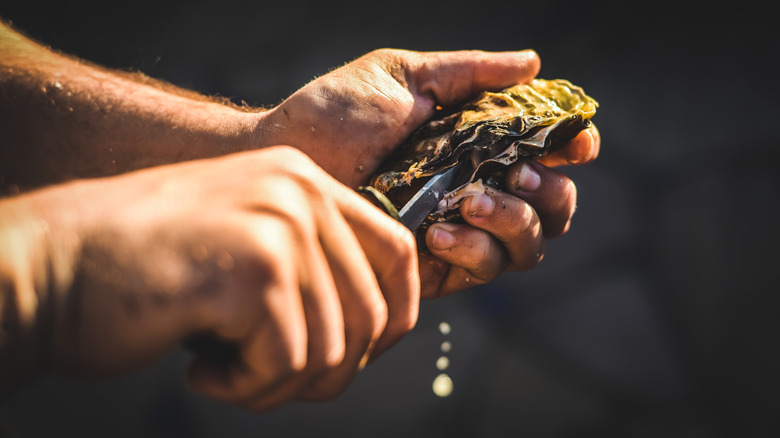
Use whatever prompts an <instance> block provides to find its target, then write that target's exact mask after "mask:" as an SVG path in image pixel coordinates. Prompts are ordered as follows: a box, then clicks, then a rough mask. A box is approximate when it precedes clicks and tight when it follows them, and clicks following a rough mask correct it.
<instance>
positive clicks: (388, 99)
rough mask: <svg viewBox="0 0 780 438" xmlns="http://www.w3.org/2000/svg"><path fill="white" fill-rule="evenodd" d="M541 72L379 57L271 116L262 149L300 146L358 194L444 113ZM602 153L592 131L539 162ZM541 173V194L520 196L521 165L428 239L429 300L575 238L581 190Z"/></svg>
mask: <svg viewBox="0 0 780 438" xmlns="http://www.w3.org/2000/svg"><path fill="white" fill-rule="evenodd" d="M539 68H540V61H539V57H538V56H537V54H536V53H535V52H533V51H531V50H525V51H519V52H500V53H489V52H482V51H457V52H432V53H419V52H412V51H404V50H391V49H382V50H376V51H373V52H371V53H368V54H367V55H364V56H362V57H360V58H358V59H357V60H355V61H353V62H351V63H349V64H347V65H345V66H343V67H341V68H339V69H336V70H334V71H332V72H330V73H328V74H326V75H324V76H322V77H320V78H317V79H316V80H314V81H312V82H310V83H309V84H307V85H306V86H304V87H303V88H301V89H300V90H298V91H297V92H295V93H294V94H293V95H292V96H290V97H289V98H288V99H286V100H285V101H284V102H282V103H281V104H280V105H279V106H277V107H275V108H273V109H272V110H270V111H268V112H266V113H264V114H263V118H262V121H261V122H260V125H259V128H260V132H259V138H260V141H261V142H262V144H261V145H260V146H264V145H272V144H289V145H292V146H295V147H298V148H300V149H301V150H303V151H304V152H306V153H307V154H308V155H309V156H310V157H312V158H313V159H314V161H315V162H317V164H319V165H320V166H322V167H323V168H324V169H325V170H326V171H327V172H328V173H330V174H331V175H333V176H334V177H335V178H336V179H338V180H340V181H341V182H343V183H344V184H346V185H348V186H350V187H353V188H355V187H357V186H359V185H364V184H366V183H367V182H368V180H369V179H370V177H371V176H372V175H373V174H374V173H375V172H376V171H377V169H378V166H379V165H380V163H381V162H382V160H383V159H384V158H385V157H386V156H387V155H388V154H389V153H390V152H391V151H392V150H393V149H394V148H395V147H397V146H398V145H399V144H400V143H401V142H402V141H403V140H404V139H405V138H406V137H408V136H409V135H410V134H411V133H412V132H413V131H414V129H416V128H417V127H418V126H420V125H421V124H422V123H424V122H425V121H427V120H428V119H429V118H430V117H432V116H433V114H434V112H435V110H436V107H437V106H442V107H446V106H451V105H455V104H457V103H459V102H462V101H464V100H466V99H468V98H470V97H473V96H475V95H476V94H478V93H479V92H481V91H484V90H498V89H502V88H505V87H508V86H511V85H514V84H518V83H527V82H529V81H531V80H532V79H533V78H534V77H535V76H536V75H537V73H538V72H539ZM599 147H600V139H599V135H598V131H597V130H596V129H595V127H593V128H590V129H588V130H586V131H584V132H582V133H581V134H580V135H578V136H577V137H576V138H575V139H573V140H572V141H571V142H569V144H568V145H567V146H566V147H564V148H563V149H561V150H559V151H557V152H556V153H554V154H551V155H549V156H547V157H545V158H544V159H542V160H540V163H542V164H546V165H550V166H557V165H561V164H584V163H587V162H590V161H592V160H593V159H595V158H596V156H597V155H598V152H599ZM532 168H533V169H535V170H536V171H537V172H538V175H539V177H538V180H539V186H538V187H536V188H534V189H533V190H525V189H519V188H517V184H516V182H517V181H518V180H519V179H520V176H521V169H522V166H521V165H520V164H518V165H515V166H514V167H512V169H511V170H510V172H508V175H507V183H508V185H507V189H506V191H505V192H497V191H489V192H488V193H487V195H486V196H487V198H486V197H481V198H480V199H479V200H477V199H471V200H468V201H466V202H464V204H463V206H462V213H463V216H464V218H466V221H467V223H468V225H458V226H456V225H452V224H441V225H436V226H433V227H431V228H430V229H429V230H428V234H427V236H426V238H427V242H428V246H429V248H432V251H431V252H432V254H433V255H435V256H436V257H433V258H431V257H430V256H424V255H423V256H421V258H420V273H421V280H422V294H423V296H424V297H432V296H439V295H445V294H448V293H451V292H454V291H457V290H461V289H465V288H467V287H470V286H474V285H476V284H479V283H484V282H487V281H489V280H491V279H493V278H495V277H496V276H497V275H499V274H500V273H501V272H503V271H504V270H505V269H507V268H508V269H528V268H530V267H532V266H534V265H535V264H536V263H538V261H539V260H540V259H541V257H542V253H543V248H544V239H545V238H546V237H554V236H557V235H560V234H562V233H564V232H565V231H566V230H567V229H568V223H569V221H570V219H571V215H572V214H573V212H574V205H575V203H576V190H575V187H574V184H573V183H572V182H571V180H569V179H568V178H566V177H565V176H563V175H562V174H560V173H559V172H556V171H554V170H551V169H548V168H546V167H544V166H541V165H539V164H534V165H532ZM523 175H524V176H528V173H527V172H526V173H525V174H523ZM513 183H514V186H513ZM518 196H521V197H523V199H525V200H526V201H523V200H521V199H520V198H519V197H518ZM488 198H489V199H490V200H491V201H492V202H493V203H494V205H496V206H500V210H499V209H492V210H490V211H489V212H488V210H486V209H485V208H484V207H485V204H484V203H485V202H488ZM488 203H489V202H488ZM472 211H473V212H477V211H478V212H480V214H471V212H472ZM445 229H446V231H450V233H449V235H447V234H442V233H436V234H437V236H436V237H438V238H439V239H434V237H435V236H434V232H435V231H437V230H438V231H445ZM441 239H444V241H440V240H441ZM436 242H438V243H439V245H435V243H436ZM445 243H446V245H445ZM435 248H440V249H438V250H437V249H435Z"/></svg>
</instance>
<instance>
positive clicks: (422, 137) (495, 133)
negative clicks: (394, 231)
mask: <svg viewBox="0 0 780 438" xmlns="http://www.w3.org/2000/svg"><path fill="white" fill-rule="evenodd" d="M596 108H598V103H597V102H596V101H595V100H594V99H593V98H591V97H589V96H588V95H586V94H585V92H584V91H583V90H582V88H580V87H577V86H575V85H573V84H571V83H570V82H569V81H566V80H562V79H555V80H544V79H536V80H534V81H533V82H531V83H530V84H523V85H516V86H513V87H510V88H507V89H505V90H503V91H500V92H497V93H494V92H484V93H482V94H481V95H479V96H478V97H477V98H476V99H475V100H473V101H471V102H468V103H467V104H465V105H464V106H462V107H461V108H459V109H458V110H457V111H456V112H452V113H449V114H445V115H443V116H440V117H436V118H434V119H433V120H431V121H430V122H428V123H426V124H425V125H423V126H421V127H420V128H418V129H417V131H415V132H414V133H413V134H412V135H411V136H410V137H409V138H408V139H407V140H406V141H405V142H404V143H403V144H402V145H401V146H399V148H398V149H396V151H395V152H394V153H393V154H392V155H391V156H390V157H388V159H387V160H386V161H385V165H384V166H383V167H382V169H381V170H380V172H379V173H378V174H377V175H375V176H374V178H372V180H371V183H370V184H371V187H373V189H375V191H378V192H379V193H381V194H382V195H384V196H386V197H387V199H384V200H382V201H384V203H385V205H386V209H388V210H392V209H391V208H389V206H388V204H392V206H394V207H395V208H396V209H400V208H401V207H402V206H403V203H404V202H405V201H406V199H407V198H408V192H409V189H408V188H409V187H410V186H417V185H419V184H418V183H420V182H423V181H424V180H425V179H427V177H430V176H432V175H435V174H437V173H439V172H442V171H444V170H446V169H448V168H450V167H452V166H454V165H456V164H458V163H462V164H463V166H461V167H462V169H461V170H460V171H459V174H460V177H459V179H458V183H457V187H456V188H455V189H454V190H452V191H450V192H448V193H447V194H446V195H445V197H444V199H443V200H442V201H441V202H440V204H439V208H438V210H436V211H434V212H433V213H432V214H430V215H429V216H428V218H427V219H426V220H425V222H424V223H423V226H422V227H421V228H422V229H425V228H427V227H428V226H429V225H430V224H431V223H433V222H435V221H441V220H451V219H453V218H454V217H457V216H459V215H458V213H457V211H458V210H457V208H458V206H459V204H460V202H461V200H462V199H463V198H464V197H465V196H468V195H472V194H475V193H480V192H481V191H484V185H483V184H487V185H493V186H496V187H499V188H500V186H501V185H502V184H503V171H504V170H505V168H506V166H507V165H509V164H512V163H514V162H515V161H517V160H518V159H534V158H539V157H542V156H544V155H546V154H548V153H550V152H552V151H554V150H556V149H557V148H560V147H562V146H563V145H565V144H566V142H568V141H569V140H571V139H572V138H574V137H575V136H576V135H577V134H578V133H579V132H580V131H582V130H583V129H585V128H587V127H588V126H589V125H590V119H591V117H593V115H594V114H595V113H596ZM405 188H406V189H405ZM404 192H406V193H404ZM389 212H390V213H391V214H392V213H393V212H392V211H389Z"/></svg>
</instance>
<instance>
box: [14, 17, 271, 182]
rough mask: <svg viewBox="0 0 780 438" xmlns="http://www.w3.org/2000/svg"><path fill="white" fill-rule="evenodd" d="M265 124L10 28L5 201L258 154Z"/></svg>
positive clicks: (257, 115)
mask: <svg viewBox="0 0 780 438" xmlns="http://www.w3.org/2000/svg"><path fill="white" fill-rule="evenodd" d="M261 117H262V113H260V112H259V111H256V110H254V111H253V110H247V109H239V108H235V107H232V106H230V105H226V104H223V103H221V102H218V101H216V100H214V99H210V98H207V97H205V96H201V95H198V94H197V93H194V92H190V91H186V90H182V89H179V88H176V87H174V86H172V85H169V84H163V83H160V82H158V81H155V80H153V79H150V78H148V77H145V76H143V75H141V74H129V73H121V72H113V71H109V70H106V69H103V68H100V67H97V66H93V65H90V64H88V63H85V62H82V61H79V60H75V59H71V58H69V57H66V56H63V55H60V54H57V53H54V52H52V51H50V50H48V49H46V48H44V47H42V46H40V45H38V44H36V43H34V42H32V41H30V40H28V39H26V38H24V37H23V36H21V35H19V34H18V33H16V32H14V31H13V30H12V29H10V28H9V27H8V26H6V25H5V24H3V23H2V22H0V144H1V145H2V148H0V179H2V180H1V181H0V185H1V186H2V189H4V190H2V191H3V192H8V191H9V190H14V188H15V187H18V188H20V189H22V190H25V189H28V188H34V187H38V186H42V185H45V184H50V183H56V182H60V181H64V180H68V179H72V178H82V177H95V176H104V175H111V174H118V173H123V172H126V171H130V170H134V169H139V168H143V167H149V166H153V165H159V164H165V163H172V162H177V161H183V160H190V159H197V158H206V157H213V156H218V155H224V154H226V153H231V152H236V151H239V150H244V149H249V148H251V147H253V144H254V143H255V138H254V132H255V131H256V126H257V124H258V122H259V119H260V118H261Z"/></svg>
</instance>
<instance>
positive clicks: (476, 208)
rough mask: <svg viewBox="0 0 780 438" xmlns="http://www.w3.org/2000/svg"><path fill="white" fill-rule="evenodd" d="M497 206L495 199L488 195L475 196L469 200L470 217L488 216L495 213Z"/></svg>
mask: <svg viewBox="0 0 780 438" xmlns="http://www.w3.org/2000/svg"><path fill="white" fill-rule="evenodd" d="M495 205H496V204H495V202H493V198H491V197H490V195H488V194H486V193H482V194H480V195H474V196H472V197H471V198H469V205H468V212H469V215H470V216H476V217H480V216H487V215H489V214H490V212H492V211H493V207H494V206H495Z"/></svg>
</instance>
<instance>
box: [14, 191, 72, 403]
mask: <svg viewBox="0 0 780 438" xmlns="http://www.w3.org/2000/svg"><path fill="white" fill-rule="evenodd" d="M41 197H43V198H48V196H46V195H45V193H44V194H41V192H35V193H31V194H28V195H23V196H19V197H16V198H11V199H7V200H3V201H0V311H1V312H0V326H2V331H0V353H2V354H0V391H2V390H3V389H6V388H8V387H9V386H11V385H13V384H17V383H21V381H23V380H25V379H27V378H31V377H34V376H35V375H37V374H40V373H41V372H44V371H46V370H48V369H49V367H50V366H51V360H52V345H53V342H54V334H55V330H54V326H55V315H56V314H57V313H58V312H57V309H56V308H57V307H58V306H61V305H62V303H63V302H64V301H65V296H66V294H67V291H68V290H69V289H70V288H71V285H72V282H73V273H74V269H73V266H74V260H75V254H76V253H77V247H78V245H77V241H78V239H77V238H76V234H75V233H59V232H58V231H56V230H58V229H59V228H61V227H62V225H63V223H62V222H63V221H65V220H67V216H68V215H67V214H66V215H63V216H62V217H60V218H57V220H56V221H54V220H52V219H53V218H50V217H47V215H46V214H45V213H44V211H43V210H42V209H41V207H42V206H45V205H47V204H48V203H49V201H50V200H49V199H39V198H41ZM55 208H56V207H55Z"/></svg>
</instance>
